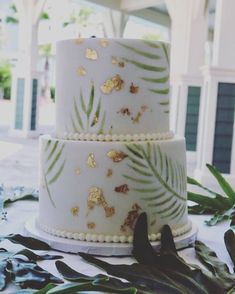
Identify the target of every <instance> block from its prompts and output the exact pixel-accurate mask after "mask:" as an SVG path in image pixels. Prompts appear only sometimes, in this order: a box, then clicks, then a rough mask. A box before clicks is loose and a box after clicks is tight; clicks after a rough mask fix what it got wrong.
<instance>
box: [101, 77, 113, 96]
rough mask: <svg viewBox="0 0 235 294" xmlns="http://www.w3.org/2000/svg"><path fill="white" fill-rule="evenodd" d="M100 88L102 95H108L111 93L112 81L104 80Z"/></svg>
mask: <svg viewBox="0 0 235 294" xmlns="http://www.w3.org/2000/svg"><path fill="white" fill-rule="evenodd" d="M100 88H101V91H102V92H103V93H104V94H110V93H111V92H112V91H113V88H114V83H113V81H112V80H106V81H105V82H104V84H103V85H102V86H101V87H100Z"/></svg>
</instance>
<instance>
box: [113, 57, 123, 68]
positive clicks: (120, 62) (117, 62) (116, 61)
mask: <svg viewBox="0 0 235 294" xmlns="http://www.w3.org/2000/svg"><path fill="white" fill-rule="evenodd" d="M111 62H112V64H114V65H118V66H119V67H121V68H123V67H124V66H125V62H124V61H122V60H118V59H117V57H114V56H112V57H111Z"/></svg>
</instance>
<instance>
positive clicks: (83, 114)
mask: <svg viewBox="0 0 235 294" xmlns="http://www.w3.org/2000/svg"><path fill="white" fill-rule="evenodd" d="M87 100H88V102H87V104H86V103H85V101H86V99H84V96H83V93H82V91H81V92H80V96H79V101H77V100H76V99H75V98H74V101H73V114H72V116H71V123H72V127H73V130H74V132H75V133H82V132H89V131H90V129H91V128H93V127H98V131H97V133H98V134H102V133H103V131H104V126H105V120H106V112H103V113H101V97H100V98H99V100H98V103H96V101H95V100H96V99H95V86H94V85H93V84H92V86H91V89H90V95H89V99H87Z"/></svg>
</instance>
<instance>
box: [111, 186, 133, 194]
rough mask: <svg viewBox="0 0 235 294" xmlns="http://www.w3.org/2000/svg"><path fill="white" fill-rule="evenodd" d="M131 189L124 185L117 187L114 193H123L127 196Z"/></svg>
mask: <svg viewBox="0 0 235 294" xmlns="http://www.w3.org/2000/svg"><path fill="white" fill-rule="evenodd" d="M129 190H130V189H129V187H128V185H127V184H123V185H121V186H118V187H115V188H114V191H115V192H117V193H123V194H127V193H128V191H129Z"/></svg>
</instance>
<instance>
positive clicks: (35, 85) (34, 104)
mask: <svg viewBox="0 0 235 294" xmlns="http://www.w3.org/2000/svg"><path fill="white" fill-rule="evenodd" d="M37 92H38V80H37V79H33V81H32V106H31V123H30V129H31V130H32V131H33V130H35V129H36V118H37Z"/></svg>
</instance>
